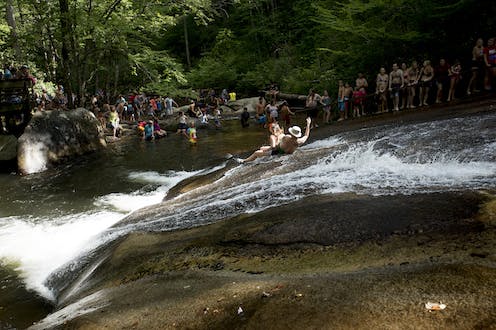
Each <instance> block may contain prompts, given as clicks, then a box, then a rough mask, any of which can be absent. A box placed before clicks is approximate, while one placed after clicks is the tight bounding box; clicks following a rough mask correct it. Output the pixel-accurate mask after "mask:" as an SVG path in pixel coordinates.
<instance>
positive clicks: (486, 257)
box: [33, 99, 496, 329]
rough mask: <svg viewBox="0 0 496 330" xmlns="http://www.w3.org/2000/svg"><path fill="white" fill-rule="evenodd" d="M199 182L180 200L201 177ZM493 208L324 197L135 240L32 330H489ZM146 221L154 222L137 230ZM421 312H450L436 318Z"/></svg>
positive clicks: (470, 111) (493, 295)
mask: <svg viewBox="0 0 496 330" xmlns="http://www.w3.org/2000/svg"><path fill="white" fill-rule="evenodd" d="M493 103H494V100H492V99H481V100H475V101H472V102H471V103H459V104H455V105H452V106H450V107H434V108H429V109H419V110H415V111H405V112H401V113H395V114H386V115H382V116H374V117H373V118H365V119H357V120H353V121H349V122H345V123H338V124H334V125H329V126H325V127H320V128H318V129H316V130H314V131H312V139H313V140H315V139H319V138H323V137H326V136H329V135H332V134H334V133H336V132H345V131H350V130H357V129H361V128H365V127H371V126H376V125H383V124H395V125H401V123H412V122H413V123H416V122H423V121H429V120H433V119H445V118H451V117H463V116H470V115H474V114H477V113H481V112H487V111H493V109H492V108H491V107H492V105H493ZM219 175H221V173H219V172H214V173H212V174H211V176H212V178H211V179H212V180H215V179H217V178H218V177H219ZM198 180H199V181H198V182H196V183H195V179H190V180H188V182H187V184H186V185H184V184H183V188H184V189H186V190H188V189H191V188H194V187H197V186H202V185H205V183H206V182H209V177H208V176H206V177H205V176H202V177H200V178H198ZM181 191H182V190H181V187H178V188H177V189H176V193H178V192H181ZM495 194H496V191H495V190H494V189H486V190H462V191H453V192H443V193H417V194H410V195H383V196H370V195H357V194H354V193H340V194H325V195H320V196H311V197H306V198H304V199H301V200H299V201H296V202H292V203H289V204H287V205H283V206H278V207H275V208H270V209H266V210H265V211H262V212H258V213H246V214H242V215H239V216H236V217H234V218H226V219H224V220H222V221H219V222H216V223H214V224H209V225H205V226H200V227H195V228H190V229H183V230H175V231H170V232H162V233H156V232H155V233H151V232H145V231H141V232H134V233H132V234H128V235H127V236H125V237H122V238H121V239H119V240H118V241H116V242H114V243H113V244H111V245H110V246H108V247H107V248H106V253H105V255H103V256H102V258H101V259H100V260H99V261H98V263H97V264H93V265H94V269H91V271H89V272H88V273H86V274H85V275H86V276H85V277H84V285H82V286H81V287H80V289H79V291H78V292H77V294H74V295H71V296H69V297H68V298H67V299H65V300H64V301H63V302H62V303H61V304H60V305H59V306H58V307H57V311H56V312H55V313H53V314H51V315H49V316H48V317H47V318H45V319H44V320H42V321H40V322H39V323H38V324H36V325H34V326H33V329H45V328H51V327H52V328H75V329H101V328H110V329H123V328H129V329H173V328H189V329H204V328H207V329H225V328H226V329H227V328H236V329H238V328H240V329H260V328H271V329H297V328H298V329H301V328H305V329H306V328H317V329H327V328H329V329H365V328H367V329H384V328H395V329H396V328H407V329H410V328H426V329H453V328H456V329H473V328H482V329H490V328H492V327H494V324H496V312H495V310H496V309H495V307H496V292H495V291H494V287H495V285H496V276H495V275H496V230H495V229H496V227H495V226H496V198H495ZM147 212H149V213H150V214H151V213H153V212H155V210H153V208H150V209H149V210H142V211H139V214H138V215H135V216H134V218H139V217H144V218H146V216H147ZM427 302H442V303H444V304H446V309H444V310H440V311H432V312H430V311H428V310H427V309H426V308H425V303H427Z"/></svg>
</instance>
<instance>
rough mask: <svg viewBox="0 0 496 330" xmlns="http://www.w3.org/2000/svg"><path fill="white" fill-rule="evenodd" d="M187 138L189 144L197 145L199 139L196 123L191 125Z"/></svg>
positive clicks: (187, 131)
mask: <svg viewBox="0 0 496 330" xmlns="http://www.w3.org/2000/svg"><path fill="white" fill-rule="evenodd" d="M186 137H187V138H188V141H189V143H191V144H192V145H195V144H196V141H197V137H196V128H195V122H194V121H192V122H190V123H189V128H188V129H187V130H186Z"/></svg>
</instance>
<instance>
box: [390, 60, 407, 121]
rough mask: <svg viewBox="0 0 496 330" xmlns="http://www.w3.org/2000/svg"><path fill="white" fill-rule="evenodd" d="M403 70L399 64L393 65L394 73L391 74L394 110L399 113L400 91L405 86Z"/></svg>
mask: <svg viewBox="0 0 496 330" xmlns="http://www.w3.org/2000/svg"><path fill="white" fill-rule="evenodd" d="M404 79H405V78H404V76H403V70H401V69H400V68H399V67H398V64H397V63H394V64H393V71H391V73H390V74H389V92H390V93H391V97H392V98H393V110H394V111H399V110H400V108H399V104H400V91H401V89H403V87H404V86H405V80H404Z"/></svg>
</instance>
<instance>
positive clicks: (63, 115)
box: [17, 108, 106, 174]
mask: <svg viewBox="0 0 496 330" xmlns="http://www.w3.org/2000/svg"><path fill="white" fill-rule="evenodd" d="M105 145H106V143H105V138H104V135H103V130H102V127H101V126H100V124H99V122H98V120H97V119H96V117H95V116H94V115H93V114H92V113H91V112H89V111H88V110H86V109H83V108H79V109H76V110H71V111H62V110H54V111H45V112H37V113H36V114H35V115H34V116H33V118H32V119H31V122H30V123H29V125H28V126H27V127H26V129H25V131H24V134H23V135H21V137H20V138H19V141H18V148H17V163H18V167H19V171H20V172H21V173H23V174H30V173H36V172H40V171H43V170H45V169H46V168H47V167H48V166H50V165H51V164H56V163H60V162H61V161H63V160H65V159H68V158H72V157H75V156H78V155H82V154H84V153H87V152H91V151H95V150H97V149H99V148H102V147H104V146H105Z"/></svg>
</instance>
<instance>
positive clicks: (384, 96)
mask: <svg viewBox="0 0 496 330" xmlns="http://www.w3.org/2000/svg"><path fill="white" fill-rule="evenodd" d="M471 55H472V57H471V64H470V69H466V70H465V71H462V65H461V62H460V61H459V60H458V59H454V60H453V61H452V62H451V64H449V63H448V61H447V60H446V59H445V58H440V59H439V61H438V62H437V64H433V63H431V61H430V60H425V61H423V62H422V63H421V65H419V64H418V62H417V61H415V60H414V61H412V62H411V63H410V64H409V65H408V64H407V63H405V62H403V63H401V64H399V63H393V65H392V67H391V70H390V71H389V72H388V71H387V69H386V67H384V66H383V67H381V68H380V69H379V72H378V74H377V76H376V77H375V89H372V88H373V87H374V86H370V85H369V82H368V81H367V79H366V78H365V76H364V74H363V73H358V76H357V78H356V79H355V82H354V85H353V86H352V85H351V84H350V83H349V82H346V81H343V80H339V81H338V90H337V95H336V98H335V99H333V98H332V97H330V96H329V93H328V91H327V90H324V91H323V94H322V95H320V94H318V93H317V92H316V91H315V90H313V89H311V90H310V91H309V93H308V95H307V97H306V102H305V110H306V112H307V115H308V116H309V117H310V118H312V125H311V128H315V127H318V124H317V118H318V117H319V115H320V114H321V113H322V121H323V123H325V124H329V123H330V122H331V120H333V119H334V118H336V119H337V121H342V120H346V119H348V118H356V117H361V116H364V115H369V114H373V113H384V112H389V111H399V110H402V109H415V108H416V107H424V106H428V105H430V104H433V103H442V102H451V101H453V100H455V99H456V97H460V96H461V95H462V94H466V95H472V94H473V93H477V92H479V91H480V90H482V89H484V90H486V91H490V90H493V89H495V88H496V85H495V78H496V38H490V39H489V40H488V41H487V44H486V46H484V42H483V40H482V39H478V40H477V41H476V43H475V45H474V47H473V49H472V54H471ZM462 73H463V77H462ZM462 79H465V83H464V84H463V85H464V86H463V87H466V91H465V92H464V91H462V90H461V87H462V86H461V84H460V82H461V81H462ZM371 87H372V88H371ZM278 93H279V91H278V90H277V89H270V91H269V92H267V94H269V97H270V98H271V99H272V101H271V103H270V104H268V105H264V103H263V100H260V106H259V105H257V111H256V118H257V120H259V123H260V124H261V125H266V124H265V122H264V120H267V122H268V123H271V122H273V121H277V120H278V118H279V116H280V115H281V114H282V116H284V118H287V117H288V110H289V109H288V110H286V109H285V110H283V108H284V107H283V103H280V102H279V106H278V107H277V106H276V105H275V104H276V103H277V102H276V99H277V95H278ZM276 109H278V110H277V111H276ZM289 111H290V110H289ZM283 112H284V113H283ZM286 126H289V122H286Z"/></svg>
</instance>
